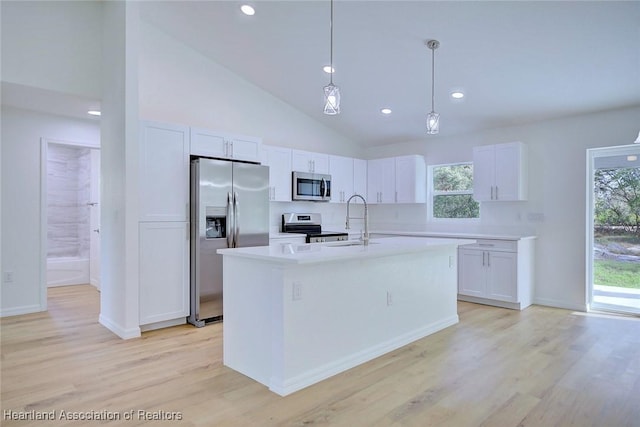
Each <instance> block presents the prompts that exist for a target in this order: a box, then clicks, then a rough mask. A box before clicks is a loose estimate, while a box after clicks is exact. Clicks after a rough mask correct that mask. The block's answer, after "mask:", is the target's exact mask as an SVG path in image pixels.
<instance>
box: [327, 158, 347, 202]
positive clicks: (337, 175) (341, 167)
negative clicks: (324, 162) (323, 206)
mask: <svg viewBox="0 0 640 427" xmlns="http://www.w3.org/2000/svg"><path fill="white" fill-rule="evenodd" d="M329 173H330V174H331V203H346V201H347V199H348V198H349V197H351V195H353V158H351V157H342V156H329Z"/></svg>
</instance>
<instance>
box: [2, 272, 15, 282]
mask: <svg viewBox="0 0 640 427" xmlns="http://www.w3.org/2000/svg"><path fill="white" fill-rule="evenodd" d="M2 281H3V282H4V283H11V282H13V271H5V272H4V275H3V278H2Z"/></svg>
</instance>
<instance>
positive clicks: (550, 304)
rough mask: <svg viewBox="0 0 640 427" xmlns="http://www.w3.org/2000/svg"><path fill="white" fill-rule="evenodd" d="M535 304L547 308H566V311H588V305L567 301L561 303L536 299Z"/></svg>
mask: <svg viewBox="0 0 640 427" xmlns="http://www.w3.org/2000/svg"><path fill="white" fill-rule="evenodd" d="M533 303H534V304H536V305H544V306H545V307H553V308H564V309H566V310H574V311H587V304H571V303H568V302H566V301H559V300H553V299H547V298H534V299H533Z"/></svg>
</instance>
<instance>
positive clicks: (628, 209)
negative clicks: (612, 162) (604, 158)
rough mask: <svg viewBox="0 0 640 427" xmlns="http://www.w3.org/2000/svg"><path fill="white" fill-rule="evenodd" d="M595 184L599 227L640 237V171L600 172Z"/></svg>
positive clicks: (596, 175)
mask: <svg viewBox="0 0 640 427" xmlns="http://www.w3.org/2000/svg"><path fill="white" fill-rule="evenodd" d="M594 184H595V185H594V195H595V217H594V220H595V225H596V226H597V227H603V226H604V227H622V228H623V229H624V230H626V231H630V232H633V233H635V234H638V235H640V168H618V169H599V170H597V171H596V173H595V176H594Z"/></svg>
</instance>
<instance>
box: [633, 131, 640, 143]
mask: <svg viewBox="0 0 640 427" xmlns="http://www.w3.org/2000/svg"><path fill="white" fill-rule="evenodd" d="M633 143H634V144H640V132H638V137H637V138H636V140H635V141H633Z"/></svg>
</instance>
